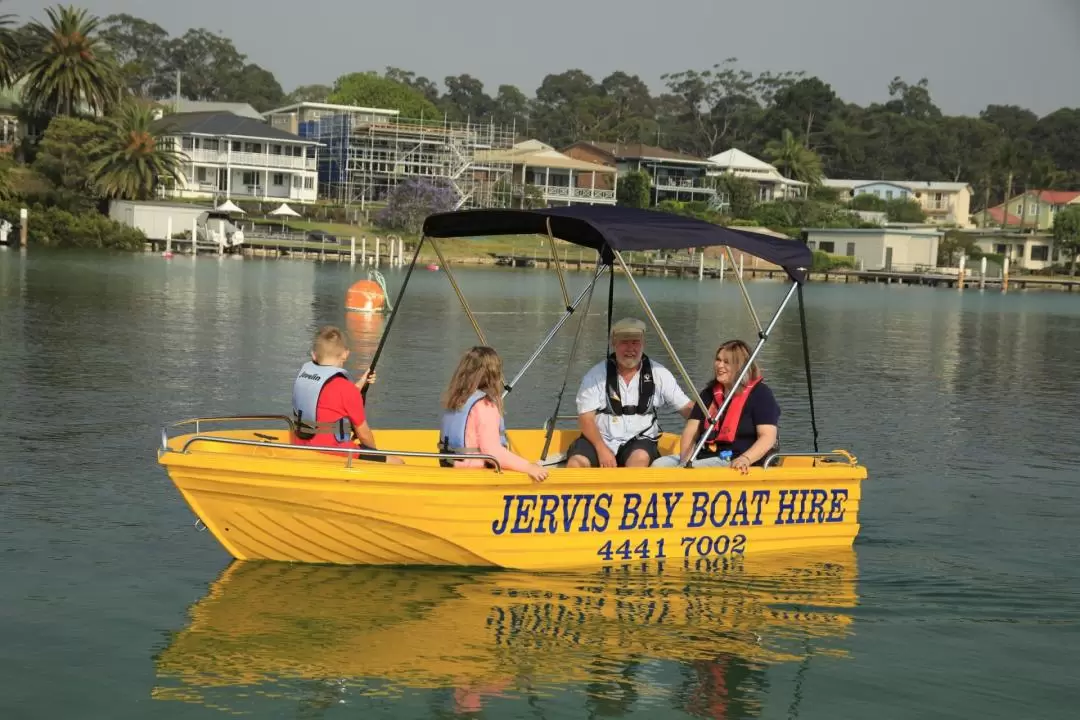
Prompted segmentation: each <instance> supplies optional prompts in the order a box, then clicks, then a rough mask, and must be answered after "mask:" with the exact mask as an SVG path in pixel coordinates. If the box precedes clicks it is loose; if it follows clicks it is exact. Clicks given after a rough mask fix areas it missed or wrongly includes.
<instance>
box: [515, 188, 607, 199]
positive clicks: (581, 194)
mask: <svg viewBox="0 0 1080 720" xmlns="http://www.w3.org/2000/svg"><path fill="white" fill-rule="evenodd" d="M533 187H535V188H537V189H538V190H539V191H540V192H541V193H542V194H543V196H544V199H545V200H583V201H593V202H615V191H614V190H601V189H598V188H581V187H568V186H566V185H534V186H533Z"/></svg>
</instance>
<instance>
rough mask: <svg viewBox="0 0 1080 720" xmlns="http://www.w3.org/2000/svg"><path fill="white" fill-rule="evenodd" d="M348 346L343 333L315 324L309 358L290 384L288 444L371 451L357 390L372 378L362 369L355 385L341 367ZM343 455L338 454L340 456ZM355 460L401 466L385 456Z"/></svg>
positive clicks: (372, 438) (372, 436)
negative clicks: (290, 437) (290, 433)
mask: <svg viewBox="0 0 1080 720" xmlns="http://www.w3.org/2000/svg"><path fill="white" fill-rule="evenodd" d="M348 359H349V348H348V346H347V345H346V344H345V335H344V333H342V332H341V330H339V329H338V328H336V327H334V326H332V325H327V326H325V327H322V328H319V331H318V332H317V333H316V334H315V338H314V340H313V341H312V343H311V362H308V363H305V364H304V366H303V367H302V368H300V372H299V373H298V374H297V376H296V380H295V381H294V383H293V419H294V420H295V421H296V425H297V431H296V435H295V437H294V438H293V442H294V443H296V444H297V445H314V446H317V447H332V448H348V447H357V442H356V441H359V447H360V448H370V449H372V450H375V449H376V447H375V434H374V433H373V432H372V431H371V427H370V426H369V425H368V422H367V413H366V412H365V409H364V398H363V396H362V395H361V394H360V391H361V389H362V388H363V387H364V385H366V384H368V383H373V382H375V376H374V374H372V373H368V372H364V374H363V375H361V376H360V379H359V380H357V381H356V382H355V383H353V382H352V380H351V379H350V378H349V374H348V373H347V372H346V371H345V362H346V361H347V360H348ZM342 457H344V455H342ZM359 459H361V460H370V461H374V462H388V463H391V464H395V465H401V464H404V461H403V460H402V459H401V458H397V457H392V456H386V455H368V454H362V455H359Z"/></svg>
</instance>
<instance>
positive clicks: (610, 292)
mask: <svg viewBox="0 0 1080 720" xmlns="http://www.w3.org/2000/svg"><path fill="white" fill-rule="evenodd" d="M596 252H597V253H598V255H597V262H599V264H600V267H603V266H604V261H603V257H604V254H603V253H602V252H600V251H599V250H597V251H596ZM608 269H609V270H610V271H611V272H610V273H609V274H608V287H607V352H606V353H605V354H604V357H607V356H608V355H610V354H611V315H612V314H613V313H614V311H615V265H614V264H612V265H608Z"/></svg>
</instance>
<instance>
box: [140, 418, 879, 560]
mask: <svg viewBox="0 0 1080 720" xmlns="http://www.w3.org/2000/svg"><path fill="white" fill-rule="evenodd" d="M575 434H576V433H571V434H565V435H566V436H565V437H563V435H564V434H563V433H557V437H556V438H555V443H554V447H555V449H556V450H557V449H558V448H559V447H561V446H563V445H568V444H569V442H570V441H572V439H573V436H574V435H575ZM208 435H210V436H219V437H222V438H238V439H245V438H246V439H252V438H262V439H270V438H272V439H273V440H272V441H273V442H287V441H288V438H287V435H286V434H283V433H281V432H280V431H272V430H270V431H259V432H254V431H221V432H218V433H209V434H208V433H202V434H200V436H199V437H201V438H205V437H207V436H208ZM192 437H193V436H180V437H177V438H174V439H173V440H172V441H170V444H169V448H170V449H169V450H167V451H164V452H162V453H161V454H160V457H159V462H160V463H161V464H162V465H164V466H165V468H166V469H167V471H168V474H169V477H170V478H171V479H172V481H173V482H174V484H175V485H176V487H177V488H178V490H179V491H180V493H181V494H182V496H183V497H184V499H185V500H186V501H187V503H188V505H189V506H190V507H191V509H192V510H193V511H194V512H195V514H196V515H197V516H198V517H199V518H200V519H201V520H202V522H203V523H204V524H205V525H206V527H207V528H208V529H209V530H210V532H211V533H213V535H214V537H215V538H216V539H217V540H218V541H219V542H220V543H221V545H222V546H223V547H224V548H225V549H226V550H227V551H228V552H229V553H230V554H231V555H232V556H233V557H234V558H236V559H239V560H278V561H287V562H301V563H331V564H350V565H421V566H472V567H501V568H515V569H522V570H554V569H562V568H579V567H589V566H605V565H618V564H626V563H639V562H657V561H661V562H664V563H684V564H690V563H692V562H695V561H697V560H698V559H702V558H704V559H709V560H720V559H723V558H738V557H743V556H749V555H756V554H759V553H778V552H790V551H800V550H806V549H811V548H825V547H850V546H851V544H852V543H853V541H854V539H855V537H856V535H857V534H858V530H859V522H858V513H859V502H860V491H861V482H862V480H863V479H865V477H866V470H865V468H863V467H861V466H858V465H857V464H855V463H854V462H852V463H850V464H848V463H820V462H813V461H811V462H805V463H803V462H800V463H799V464H798V465H797V466H789V465H788V464H786V463H785V464H784V465H781V466H779V467H770V468H768V469H762V468H753V469H751V471H750V472H749V473H747V474H745V475H744V474H741V473H739V472H738V471H735V470H732V469H730V468H693V469H684V468H675V469H661V468H655V469H654V468H640V469H638V468H610V469H606V468H587V469H568V468H552V469H551V471H550V475H549V477H548V479H547V481H545V482H544V483H540V484H534V483H532V482H531V481H530V480H529V479H528V477H527V476H525V475H524V474H522V473H515V472H501V473H499V472H496V471H494V470H487V469H476V470H472V469H457V468H442V467H439V466H438V464H437V461H435V460H433V459H430V458H407V459H406V463H407V464H405V465H388V464H385V463H374V462H364V461H352V462H348V461H347V460H346V459H345V458H343V457H342V456H340V455H331V454H328V453H315V452H310V451H301V450H298V449H282V448H277V447H257V446H252V445H239V446H238V445H229V444H226V443H216V442H211V441H207V442H202V441H196V442H194V443H191V444H189V445H188V444H187V441H188V440H190V439H191V438H192ZM510 437H511V443H512V445H513V446H516V449H517V451H518V452H521V453H522V454H524V455H526V456H532V457H535V456H538V455H539V445H541V444H542V442H543V433H542V431H538V430H519V431H511V432H510ZM378 440H379V446H380V447H390V448H394V449H396V450H399V451H400V450H405V449H412V448H418V449H422V450H424V451H427V450H430V449H431V448H432V447H434V445H435V442H436V433H435V432H434V431H422V430H418V431H408V430H403V431H383V432H380V433H379V435H378ZM675 442H677V439H676V438H674V437H673V436H666V437H665V438H664V440H663V441H662V449H669V450H670V449H671V448H672V447H673V446H674V445H673V444H674V443H675ZM185 445H187V449H186V450H185V451H184V452H180V451H179V450H180V449H181V448H183V447H184V446H185ZM664 446H666V447H664ZM529 450H536V451H535V452H532V453H530V452H529ZM798 459H799V460H802V458H798Z"/></svg>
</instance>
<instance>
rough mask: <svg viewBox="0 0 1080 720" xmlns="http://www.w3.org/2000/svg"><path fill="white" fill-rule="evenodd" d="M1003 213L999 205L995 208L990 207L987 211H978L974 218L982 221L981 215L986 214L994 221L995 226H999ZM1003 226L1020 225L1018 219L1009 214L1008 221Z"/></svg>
mask: <svg viewBox="0 0 1080 720" xmlns="http://www.w3.org/2000/svg"><path fill="white" fill-rule="evenodd" d="M1004 212H1005V209H1004V208H1003V207H1002V206H1001V205H998V206H997V207H992V208H990V209H989V210H980V211H979V212H977V213H975V216H976V217H977V218H979V219H982V217H983V213H986V214H987V215H989V216H990V219H991V220H993V221H994V224H995V225H1000V224H1001V217H1002V213H1004ZM1005 224H1006V225H1019V224H1020V218H1018V217H1017V216H1016V215H1013V214H1012V213H1009V220H1008V221H1007V222H1006V223H1005Z"/></svg>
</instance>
